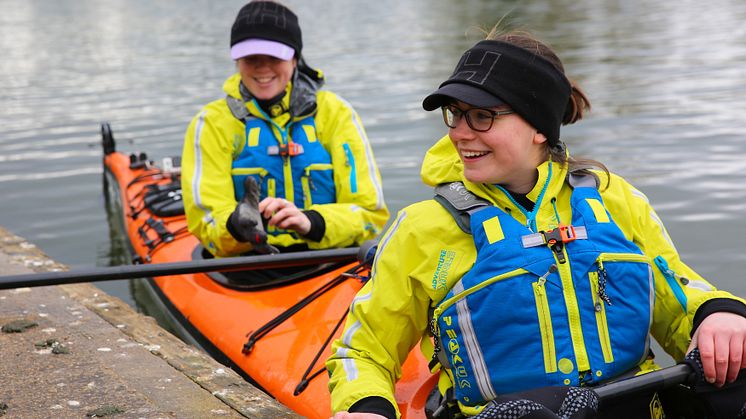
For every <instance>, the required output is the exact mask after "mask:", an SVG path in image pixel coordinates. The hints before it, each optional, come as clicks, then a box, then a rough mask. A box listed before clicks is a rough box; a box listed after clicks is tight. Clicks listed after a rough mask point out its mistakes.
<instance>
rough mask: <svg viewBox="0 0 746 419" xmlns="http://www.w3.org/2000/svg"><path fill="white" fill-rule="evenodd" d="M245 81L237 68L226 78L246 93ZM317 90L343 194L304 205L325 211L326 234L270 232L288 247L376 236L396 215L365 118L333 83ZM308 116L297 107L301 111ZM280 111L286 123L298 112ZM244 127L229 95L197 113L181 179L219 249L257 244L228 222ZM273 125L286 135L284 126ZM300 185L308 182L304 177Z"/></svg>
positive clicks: (232, 251)
mask: <svg viewBox="0 0 746 419" xmlns="http://www.w3.org/2000/svg"><path fill="white" fill-rule="evenodd" d="M240 82H241V78H240V75H239V74H234V75H233V76H231V77H230V78H228V80H226V82H225V83H224V85H223V90H225V92H226V93H227V94H228V95H230V96H232V97H235V98H237V99H241V93H240V90H239V85H240ZM287 89H288V90H287V94H286V95H285V97H284V98H283V99H282V100H283V101H284V103H283V106H284V108H285V109H287V108H290V107H291V105H293V104H290V103H289V101H290V96H291V94H290V92H291V89H292V85H291V83H289V84H288V88H287ZM312 93H314V92H312ZM314 94H315V100H316V105H317V106H316V111H315V116H314V121H315V125H316V138H317V140H318V141H319V142H320V143H321V144H322V145H323V147H324V149H325V150H326V151H327V152H328V153H329V155H330V156H331V160H332V169H333V172H334V183H335V187H336V202H335V203H330V204H318V205H311V206H310V207H308V208H301V209H304V210H315V211H316V212H318V213H319V214H320V215H321V216H322V217H323V218H324V221H325V223H326V230H325V233H324V236H323V238H322V239H321V240H320V241H318V242H316V241H312V240H307V239H304V238H302V237H295V235H291V234H282V235H278V236H269V243H270V244H273V245H276V246H284V247H286V246H290V245H294V244H306V245H307V246H308V247H309V248H311V249H323V248H333V247H347V246H352V245H356V244H360V243H362V242H364V241H365V240H369V239H371V238H373V237H375V236H376V235H377V234H378V233H379V232H380V231H381V229H382V228H383V226H384V225H385V224H386V222H387V221H388V217H389V212H388V209H387V207H386V204H385V203H384V199H383V189H382V186H381V177H380V174H379V172H378V167H377V166H376V163H375V160H374V157H373V151H372V149H371V147H370V144H369V142H368V138H367V136H366V134H365V130H364V128H363V125H362V122H361V121H360V118H359V116H358V115H357V113H356V112H355V111H354V109H353V108H352V107H351V106H350V104H349V103H347V102H346V101H344V100H343V99H342V98H340V97H339V96H337V95H336V94H334V93H332V92H329V91H325V90H318V91H316V92H315V93H314ZM300 96H302V95H300ZM312 98H313V96H312ZM246 108H247V109H248V111H249V112H250V114H251V115H253V116H256V117H259V118H263V116H262V115H263V112H261V111H260V110H259V109H258V108H257V105H256V103H255V101H250V102H248V103H247V104H246ZM306 116H308V115H297V116H295V119H296V120H297V119H300V118H303V117H306ZM272 119H273V121H274V122H275V123H276V124H278V125H279V126H281V127H284V126H285V125H286V124H287V123H288V122H290V114H289V113H288V112H285V113H282V114H280V115H279V116H274V117H272ZM244 128H245V125H244V122H243V121H241V120H239V119H237V118H236V117H234V115H233V114H232V113H231V110H230V109H229V107H228V103H227V101H226V99H225V98H223V99H219V100H216V101H213V102H211V103H209V104H208V105H207V106H205V107H204V108H203V109H202V110H201V111H200V112H199V114H197V116H195V118H194V119H193V120H192V122H191V123H190V124H189V128H188V129H187V132H186V136H185V138H184V149H183V153H182V163H181V164H182V168H181V170H182V177H181V186H182V192H183V197H184V207H185V209H186V215H187V221H188V226H189V231H190V232H191V233H192V234H194V235H195V236H197V237H198V238H199V239H200V241H201V242H202V244H203V245H204V246H205V248H207V249H209V250H210V251H211V252H212V253H213V254H214V255H216V256H232V255H237V254H241V253H244V252H246V251H249V250H251V245H250V244H249V243H243V242H239V241H237V240H236V239H235V238H234V237H233V236H232V235H231V234H230V233H229V232H228V229H227V227H226V222H227V221H228V217H229V216H230V215H231V213H232V212H233V210H234V209H235V208H236V204H237V202H236V199H235V196H234V186H233V180H232V178H231V164H232V162H233V160H234V159H235V158H236V157H238V155H239V154H240V152H241V150H242V148H243V146H244V144H245V143H246V138H245V137H246V134H245V130H244ZM273 132H274V134H275V136H276V137H278V134H277V132H276V130H274V129H273ZM278 138H279V137H278ZM279 141H280V140H279V139H278V145H279ZM343 144H346V145H345V146H344V147H343ZM346 149H349V150H350V151H351V154H352V158H353V159H354V164H350V163H349V157H348V156H346V154H345V153H346ZM352 170H355V173H352ZM351 178H355V179H356V184H355V185H351V182H350V179H351ZM295 187H296V188H298V189H300V185H296V186H295ZM262 198H264V197H262Z"/></svg>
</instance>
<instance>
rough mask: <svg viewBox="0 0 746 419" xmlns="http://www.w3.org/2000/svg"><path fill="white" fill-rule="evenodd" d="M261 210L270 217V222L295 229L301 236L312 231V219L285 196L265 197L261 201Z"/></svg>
mask: <svg viewBox="0 0 746 419" xmlns="http://www.w3.org/2000/svg"><path fill="white" fill-rule="evenodd" d="M259 212H261V213H262V216H263V217H264V218H266V219H268V220H269V221H268V224H269V225H271V226H275V227H277V228H281V229H285V230H295V231H297V232H298V234H300V235H301V236H305V235H306V234H308V232H309V231H311V220H309V219H308V217H306V215H305V214H303V213H302V212H301V210H299V209H298V207H296V206H295V204H293V203H292V202H290V201H288V200H286V199H283V198H273V197H267V198H264V199H263V200H262V201H261V202H260V203H259Z"/></svg>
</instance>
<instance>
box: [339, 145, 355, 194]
mask: <svg viewBox="0 0 746 419" xmlns="http://www.w3.org/2000/svg"><path fill="white" fill-rule="evenodd" d="M342 148H344V151H345V157H347V161H346V163H347V165H348V166H350V190H351V191H352V193H357V169H356V167H355V156H354V155H353V154H352V149H351V148H350V145H349V144H347V143H344V144H342Z"/></svg>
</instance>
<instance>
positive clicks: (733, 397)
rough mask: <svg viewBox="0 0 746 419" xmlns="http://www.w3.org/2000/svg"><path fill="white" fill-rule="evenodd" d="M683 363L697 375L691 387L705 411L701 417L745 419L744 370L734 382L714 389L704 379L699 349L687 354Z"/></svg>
mask: <svg viewBox="0 0 746 419" xmlns="http://www.w3.org/2000/svg"><path fill="white" fill-rule="evenodd" d="M683 363H685V364H689V366H691V367H692V370H693V371H694V372H695V374H696V375H697V380H696V382H695V383H694V385H692V386H691V387H692V390H693V391H694V394H695V396H694V397H698V398H699V399H700V400H701V401H702V403H703V404H704V406H705V409H706V410H707V413H706V415H702V417H705V416H706V417H708V418H712V419H725V418H746V369H743V370H741V371H740V373H739V374H738V378H737V379H736V381H734V382H732V383H726V384H725V385H724V386H722V387H715V386H714V385H712V384H710V383H708V382H707V380H706V378H705V373H704V368H703V366H702V360H701V358H700V354H699V348H695V349H694V350H692V351H691V352H689V353H688V354H687V355H686V358H684V361H683Z"/></svg>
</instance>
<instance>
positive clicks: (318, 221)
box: [303, 210, 326, 242]
mask: <svg viewBox="0 0 746 419" xmlns="http://www.w3.org/2000/svg"><path fill="white" fill-rule="evenodd" d="M303 214H305V215H306V217H308V221H310V222H311V229H310V230H309V231H308V234H306V235H304V236H303V237H304V238H306V239H308V240H311V241H315V242H320V241H321V239H323V238H324V233H326V221H324V217H322V216H321V214H319V213H318V212H317V211H315V210H306V211H303Z"/></svg>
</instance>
